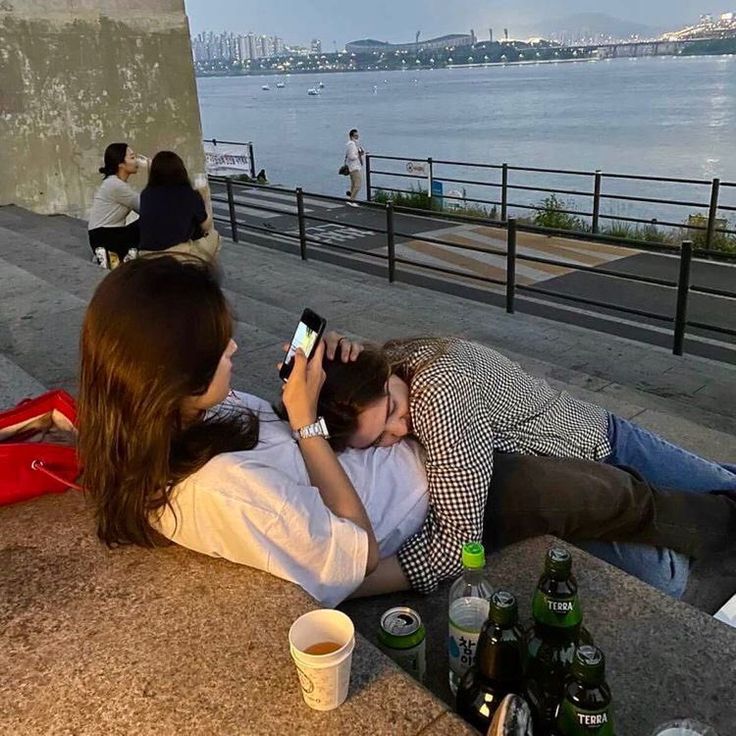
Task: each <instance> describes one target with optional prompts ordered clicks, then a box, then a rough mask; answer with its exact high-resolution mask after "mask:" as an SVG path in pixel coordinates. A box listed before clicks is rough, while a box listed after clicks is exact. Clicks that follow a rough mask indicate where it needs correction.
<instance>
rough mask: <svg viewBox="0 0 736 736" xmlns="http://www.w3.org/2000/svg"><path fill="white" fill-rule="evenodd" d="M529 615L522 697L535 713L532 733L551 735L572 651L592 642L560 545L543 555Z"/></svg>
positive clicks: (567, 556)
mask: <svg viewBox="0 0 736 736" xmlns="http://www.w3.org/2000/svg"><path fill="white" fill-rule="evenodd" d="M532 616H533V619H534V624H533V626H532V628H531V630H530V631H529V634H528V654H529V667H528V676H527V688H526V695H527V700H528V701H529V704H530V705H531V707H532V713H533V714H534V732H535V733H539V734H541V735H542V736H545V735H546V734H549V733H551V732H552V728H553V726H554V723H555V715H556V713H557V706H558V705H559V703H560V701H561V700H562V695H563V691H564V687H565V681H566V679H567V676H568V674H569V671H570V666H571V665H572V662H573V659H574V656H575V649H576V647H577V646H578V644H592V639H591V637H590V634H588V632H587V631H586V630H585V629H584V628H583V627H582V621H583V612H582V609H581V607H580V601H579V599H578V584H577V581H576V580H575V576H574V575H573V574H572V557H571V555H570V553H569V552H568V551H567V550H566V549H565V548H564V547H553V548H551V549H550V550H548V551H547V555H546V557H545V560H544V572H543V573H542V577H541V578H539V583H538V584H537V590H536V591H535V593H534V599H533V601H532Z"/></svg>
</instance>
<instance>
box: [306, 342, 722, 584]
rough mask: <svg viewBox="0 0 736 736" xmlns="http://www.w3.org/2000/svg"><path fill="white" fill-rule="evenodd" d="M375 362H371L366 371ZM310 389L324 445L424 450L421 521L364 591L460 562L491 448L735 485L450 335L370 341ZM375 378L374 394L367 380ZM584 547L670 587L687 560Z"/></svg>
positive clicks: (631, 549)
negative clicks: (410, 441) (426, 503)
mask: <svg viewBox="0 0 736 736" xmlns="http://www.w3.org/2000/svg"><path fill="white" fill-rule="evenodd" d="M371 360H372V361H373V368H372V370H368V369H366V366H367V365H368V362H370V361H371ZM341 376H342V377H341V378H340V379H338V380H339V381H341V382H342V383H343V385H348V387H349V390H348V392H347V395H349V394H350V392H351V391H352V392H353V393H356V392H357V393H361V392H362V394H363V396H364V400H363V402H362V404H356V403H355V402H353V403H351V402H350V401H349V400H345V394H344V393H343V396H342V399H339V400H338V399H336V398H335V391H334V386H335V381H333V382H332V386H333V388H332V389H331V388H330V379H329V377H328V381H327V384H326V385H325V387H324V388H323V393H322V395H321V397H320V407H319V413H320V414H322V415H323V416H324V417H325V419H326V420H327V426H328V429H329V431H330V434H331V438H332V439H331V442H332V443H333V447H335V448H337V449H341V447H345V446H350V447H357V448H365V447H370V446H376V445H380V446H387V445H391V444H393V443H395V442H398V441H399V440H401V439H402V438H403V437H406V436H408V435H413V436H414V437H416V438H417V439H418V440H419V441H420V442H421V444H422V445H423V446H424V448H425V450H426V466H427V477H428V482H429V496H430V509H429V514H428V516H427V519H426V521H425V523H424V525H423V527H422V529H421V530H420V531H419V532H418V533H417V534H415V535H414V536H413V537H411V538H410V539H408V540H407V541H406V542H405V543H404V545H403V546H402V547H401V548H400V549H399V552H398V554H397V556H396V557H395V558H390V559H389V560H384V561H382V563H381V564H380V565H379V569H378V571H377V572H376V573H374V576H372V577H373V578H374V583H375V584H374V585H373V586H372V585H371V580H370V578H369V579H368V580H367V582H366V584H365V586H366V587H365V591H364V592H366V593H375V592H388V591H389V590H399V589H405V588H406V587H411V588H414V589H415V590H418V591H420V592H431V591H432V590H434V589H435V588H436V587H437V584H438V582H440V581H441V580H443V579H445V578H449V577H453V576H456V575H458V574H459V573H460V570H461V558H460V550H461V548H462V544H463V543H465V542H467V541H479V540H480V539H481V538H482V533H483V518H484V510H485V505H486V498H487V494H488V488H489V485H490V482H491V478H492V475H493V468H494V453H496V452H502V453H517V454H522V455H540V456H552V457H557V458H577V459H581V460H588V461H594V462H599V463H600V462H603V463H607V464H612V465H619V466H625V467H628V468H631V469H633V470H634V471H636V472H637V473H638V474H640V476H641V477H643V479H644V480H645V481H647V482H648V483H650V484H652V485H655V486H659V487H664V488H675V489H680V490H683V491H698V492H704V491H713V490H717V491H731V492H736V472H735V470H736V469H735V468H734V466H727V465H718V464H717V463H714V462H711V461H709V460H705V459H704V458H701V457H699V456H697V455H694V454H693V453H690V452H688V451H686V450H684V449H683V448H681V447H677V446H676V445H673V444H671V443H669V442H667V441H666V440H664V439H663V438H661V437H659V436H658V435H656V434H654V433H651V432H649V431H647V430H645V429H643V428H642V427H638V426H637V425H635V424H632V423H631V422H628V421H627V420H625V419H622V418H621V417H618V416H616V415H614V414H610V413H609V412H607V411H606V410H605V409H603V408H601V407H598V406H596V405H594V404H590V403H588V402H585V401H581V400H579V399H576V398H574V397H573V396H571V395H570V394H568V393H567V392H565V391H558V390H555V389H553V388H552V387H551V386H550V385H549V384H548V383H547V382H546V381H545V380H543V379H541V378H536V377H534V376H532V375H530V374H529V373H527V372H525V371H524V370H523V369H522V368H521V367H520V366H519V365H518V364H516V363H514V362H512V361H511V360H509V359H508V358H506V357H505V356H503V355H501V354H500V353H498V352H497V351H495V350H493V349H491V348H489V347H486V346H483V345H480V344H477V343H473V342H469V341H466V340H461V339H456V338H417V339H412V340H400V341H392V342H389V343H387V344H386V345H384V346H383V348H382V349H370V348H368V349H367V350H366V351H364V354H363V355H361V357H360V358H359V359H358V361H356V362H355V363H353V364H351V365H349V366H347V368H345V370H343V371H342V373H341ZM371 381H372V382H373V395H372V396H370V398H366V397H367V396H368V394H369V393H370V391H368V392H367V393H366V386H367V385H368V383H370V382H371ZM582 546H584V547H587V548H588V549H589V550H590V551H591V552H593V553H594V554H596V555H597V556H599V557H601V558H602V559H605V560H607V561H609V562H611V563H613V564H615V565H617V566H618V567H621V568H622V569H624V570H627V571H628V572H630V573H631V574H634V575H636V576H637V577H639V578H641V579H643V580H645V581H647V582H650V583H651V584H653V585H655V586H656V587H659V588H660V589H662V590H664V591H665V592H668V593H670V594H671V595H673V596H675V597H679V596H680V595H682V593H683V592H684V589H685V585H686V583H687V576H688V571H689V565H690V559H689V558H688V557H687V556H685V555H682V554H679V553H676V552H674V551H672V550H667V549H658V548H655V547H644V546H642V545H630V544H607V543H602V542H593V543H590V544H589V545H582Z"/></svg>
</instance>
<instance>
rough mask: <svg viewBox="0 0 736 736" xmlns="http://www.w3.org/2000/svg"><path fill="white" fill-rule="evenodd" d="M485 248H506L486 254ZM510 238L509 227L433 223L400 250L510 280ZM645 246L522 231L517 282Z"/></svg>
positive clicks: (554, 274)
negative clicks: (465, 248) (527, 258)
mask: <svg viewBox="0 0 736 736" xmlns="http://www.w3.org/2000/svg"><path fill="white" fill-rule="evenodd" d="M424 238H430V239H435V240H445V241H448V242H449V243H452V244H455V245H460V246H469V247H471V248H473V249H480V250H473V251H458V250H457V249H455V248H453V247H452V246H449V245H440V244H437V243H433V242H428V241H427V240H424ZM483 250H488V251H501V253H500V254H499V253H492V252H488V253H484V252H483ZM506 250H507V238H506V232H505V230H499V229H498V228H491V227H486V226H483V225H468V224H464V225H455V226H452V227H447V228H439V229H437V228H433V229H431V230H425V231H423V232H419V233H415V237H414V239H411V240H405V241H403V242H402V243H401V244H400V245H399V247H398V250H397V253H399V254H401V255H405V256H407V257H408V255H409V254H410V253H411V254H412V255H413V256H414V257H415V260H417V261H418V262H419V263H423V264H428V265H432V266H440V267H443V266H444V267H446V266H452V267H454V268H459V269H463V270H466V271H468V272H469V273H471V274H475V275H478V276H482V277H484V278H492V279H497V280H499V281H504V280H505V279H506ZM639 252H640V251H637V250H632V249H631V248H621V247H618V246H614V245H606V244H604V243H589V242H585V241H580V240H569V239H565V238H550V237H548V236H546V235H537V234H533V233H518V235H517V257H518V259H519V260H518V261H517V264H516V280H517V284H521V285H524V286H531V285H534V284H538V283H541V282H543V281H547V280H549V279H553V278H557V277H559V276H564V275H566V274H570V273H574V272H575V269H574V268H572V267H573V266H576V265H577V266H588V267H593V266H605V265H608V264H609V263H611V262H612V261H617V260H619V259H622V258H629V257H630V256H632V255H636V254H638V253H639ZM524 256H532V257H536V258H546V259H550V260H556V261H562V262H563V263H566V264H567V263H569V264H570V267H565V266H557V265H552V264H548V263H538V262H533V261H525V260H524V259H523V257H524Z"/></svg>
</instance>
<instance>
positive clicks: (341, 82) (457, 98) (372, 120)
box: [197, 56, 736, 226]
mask: <svg viewBox="0 0 736 736" xmlns="http://www.w3.org/2000/svg"><path fill="white" fill-rule="evenodd" d="M284 81H285V82H286V86H285V87H284V88H283V89H276V79H275V78H274V77H219V78H211V77H210V78H200V79H198V81H197V84H198V89H199V101H200V107H201V114H202V128H203V132H204V135H205V137H207V138H212V137H216V138H220V139H228V140H236V141H247V140H252V141H253V144H254V147H255V155H256V165H257V167H258V168H261V167H265V168H266V171H267V173H268V176H269V179H270V180H271V181H272V182H275V183H279V184H283V185H285V186H301V187H303V188H304V189H305V190H307V191H316V192H324V193H327V194H342V193H343V192H344V189H345V180H344V179H343V178H342V177H339V176H338V175H337V169H338V167H339V166H340V164H341V163H342V159H343V155H344V144H345V140H346V134H347V131H348V130H349V129H350V128H352V127H356V128H359V129H360V132H361V141H362V143H363V145H364V147H365V148H366V149H367V150H368V151H370V152H371V153H372V154H384V155H397V156H405V157H407V158H426V157H427V156H432V157H433V158H435V159H452V160H459V161H476V162H484V163H497V164H498V163H502V162H508V163H509V164H513V165H517V166H532V167H544V168H555V169H575V170H585V171H593V170H595V169H600V170H603V171H604V172H607V173H626V174H643V175H648V176H652V175H654V176H669V177H684V178H688V179H712V178H713V177H720V178H721V179H723V180H728V181H736V146H735V145H734V131H736V56H723V57H653V58H641V59H614V60H609V61H595V62H577V63H544V64H541V63H540V64H534V65H508V66H494V67H487V68H472V69H449V70H448V69H443V70H408V71H397V72H359V73H335V74H321V75H291V76H289V77H286V78H285V80H284ZM320 81H322V82H323V83H324V89H323V90H322V93H321V94H320V96H318V97H310V96H308V95H307V94H306V91H307V88H309V87H312V86H316V85H317V84H318V83H319V82H320ZM264 83H268V84H269V85H270V87H271V89H270V91H263V90H262V89H261V86H262V85H263V84H264ZM375 166H376V168H378V162H376V164H375ZM398 166H399V169H396V165H392V164H386V165H384V166H383V168H387V167H390V168H391V170H403V169H401V166H403V164H401V165H398ZM459 173H460V174H462V175H461V176H457V175H458V174H459ZM481 173H482V176H481V178H483V180H484V181H485V180H486V178H484V177H487V179H488V180H494V181H498V179H499V175H498V173H497V172H496V173H492V172H488V173H483V172H481ZM467 174H470V176H467V178H474V179H476V180H477V179H478V171H477V170H476V171H471V170H460V169H454V170H452V171H450V168H449V167H447V168H445V169H444V170H442V169H440V170H438V171H436V172H435V176H436V177H437V178H442V177H443V176H447V177H456V178H466V175H467ZM514 176H515V177H516V178H515V182H516V183H518V184H529V183H531V178H530V177H531V176H534V177H536V178H535V183H536V184H538V185H540V184H541V183H542V182H541V179H540V178H539V175H528V174H522V173H518V174H514ZM525 177H526V178H525ZM583 179H584V181H583ZM382 181H384V182H385V183H386V184H389V181H388V178H384V179H383V180H382V179H380V178H379V177H375V178H374V182H373V183H374V184H379V183H381V182H382ZM404 181H405V183H404V186H406V180H404ZM544 183H546V184H551V185H552V186H553V187H554V186H562V187H566V188H573V189H583V190H584V191H589V189H590V187H591V181H590V178H589V177H588V178H584V177H580V178H579V179H578V180H575V181H573V179H572V178H564V179H563V178H558V179H556V180H555V179H554V177H549V176H548V177H547V178H546V180H545V182H544ZM393 185H396V182H394V184H393ZM455 186H456V188H457V185H455ZM632 186H633V185H631V183H629V182H626V181H623V182H622V181H611V182H607V183H606V187H607V189H606V191H608V192H612V193H613V192H618V193H636V194H639V195H644V196H651V195H655V196H663V197H668V198H670V197H671V198H678V199H681V198H686V199H687V200H689V201H696V202H703V203H707V201H708V198H709V188H708V187H706V186H702V187H682V186H679V185H661V184H656V185H655V184H651V185H636V191H635V192H634V191H633V189H632ZM470 189H471V191H470V193H469V196H474V195H475V194H477V192H478V189H477V188H475V189H474V188H473V187H471V188H470ZM446 190H447V188H446ZM492 193H493V192H492V190H486V192H485V195H484V198H485V197H487V198H493V197H492ZM515 196H516V198H517V199H522V198H523V197H526V200H525V201H530V200H529V197H531V196H536V198H537V199H539V196H541V195H531V194H528V193H524V192H518V193H517V194H516V195H515ZM735 197H736V188H729V187H725V188H722V195H721V202H722V203H725V204H729V205H732V204H733V203H734V198H735ZM571 199H575V198H574V197H571ZM579 206H580V207H581V209H585V204H584V203H582V204H580V205H579ZM608 207H609V211H613V212H614V213H618V214H622V215H629V214H631V213H636V214H637V215H638V214H639V212H640V211H641V210H640V208H641V205H638V204H631V203H621V202H616V203H609V205H608ZM686 211H687V212H692V211H693V208H692V207H689V208H688V207H686V208H684V209H682V211H678V212H677V214H675V213H674V212H672V213H662V212H657V213H656V215H657V216H660V217H663V218H664V217H667V216H669V218H670V219H674V220H676V221H678V222H680V221H682V217H683V214H684V213H685V212H686ZM726 214H727V215H729V216H730V215H734V216H733V217H730V219H731V222H732V223H733V222H734V221H736V213H733V212H732V213H726ZM732 226H733V225H732Z"/></svg>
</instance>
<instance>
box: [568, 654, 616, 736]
mask: <svg viewBox="0 0 736 736" xmlns="http://www.w3.org/2000/svg"><path fill="white" fill-rule="evenodd" d="M570 672H571V674H572V677H571V679H570V680H568V683H567V686H566V687H565V695H564V697H563V699H562V703H561V705H560V709H559V711H558V713H557V732H558V734H559V736H614V733H613V712H612V708H611V690H610V688H609V687H608V685H607V684H606V660H605V657H604V656H603V652H602V651H601V650H600V649H598V647H593V646H589V645H587V644H584V645H583V646H581V647H578V649H577V651H576V652H575V658H574V660H573V663H572V667H571V669H570Z"/></svg>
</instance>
